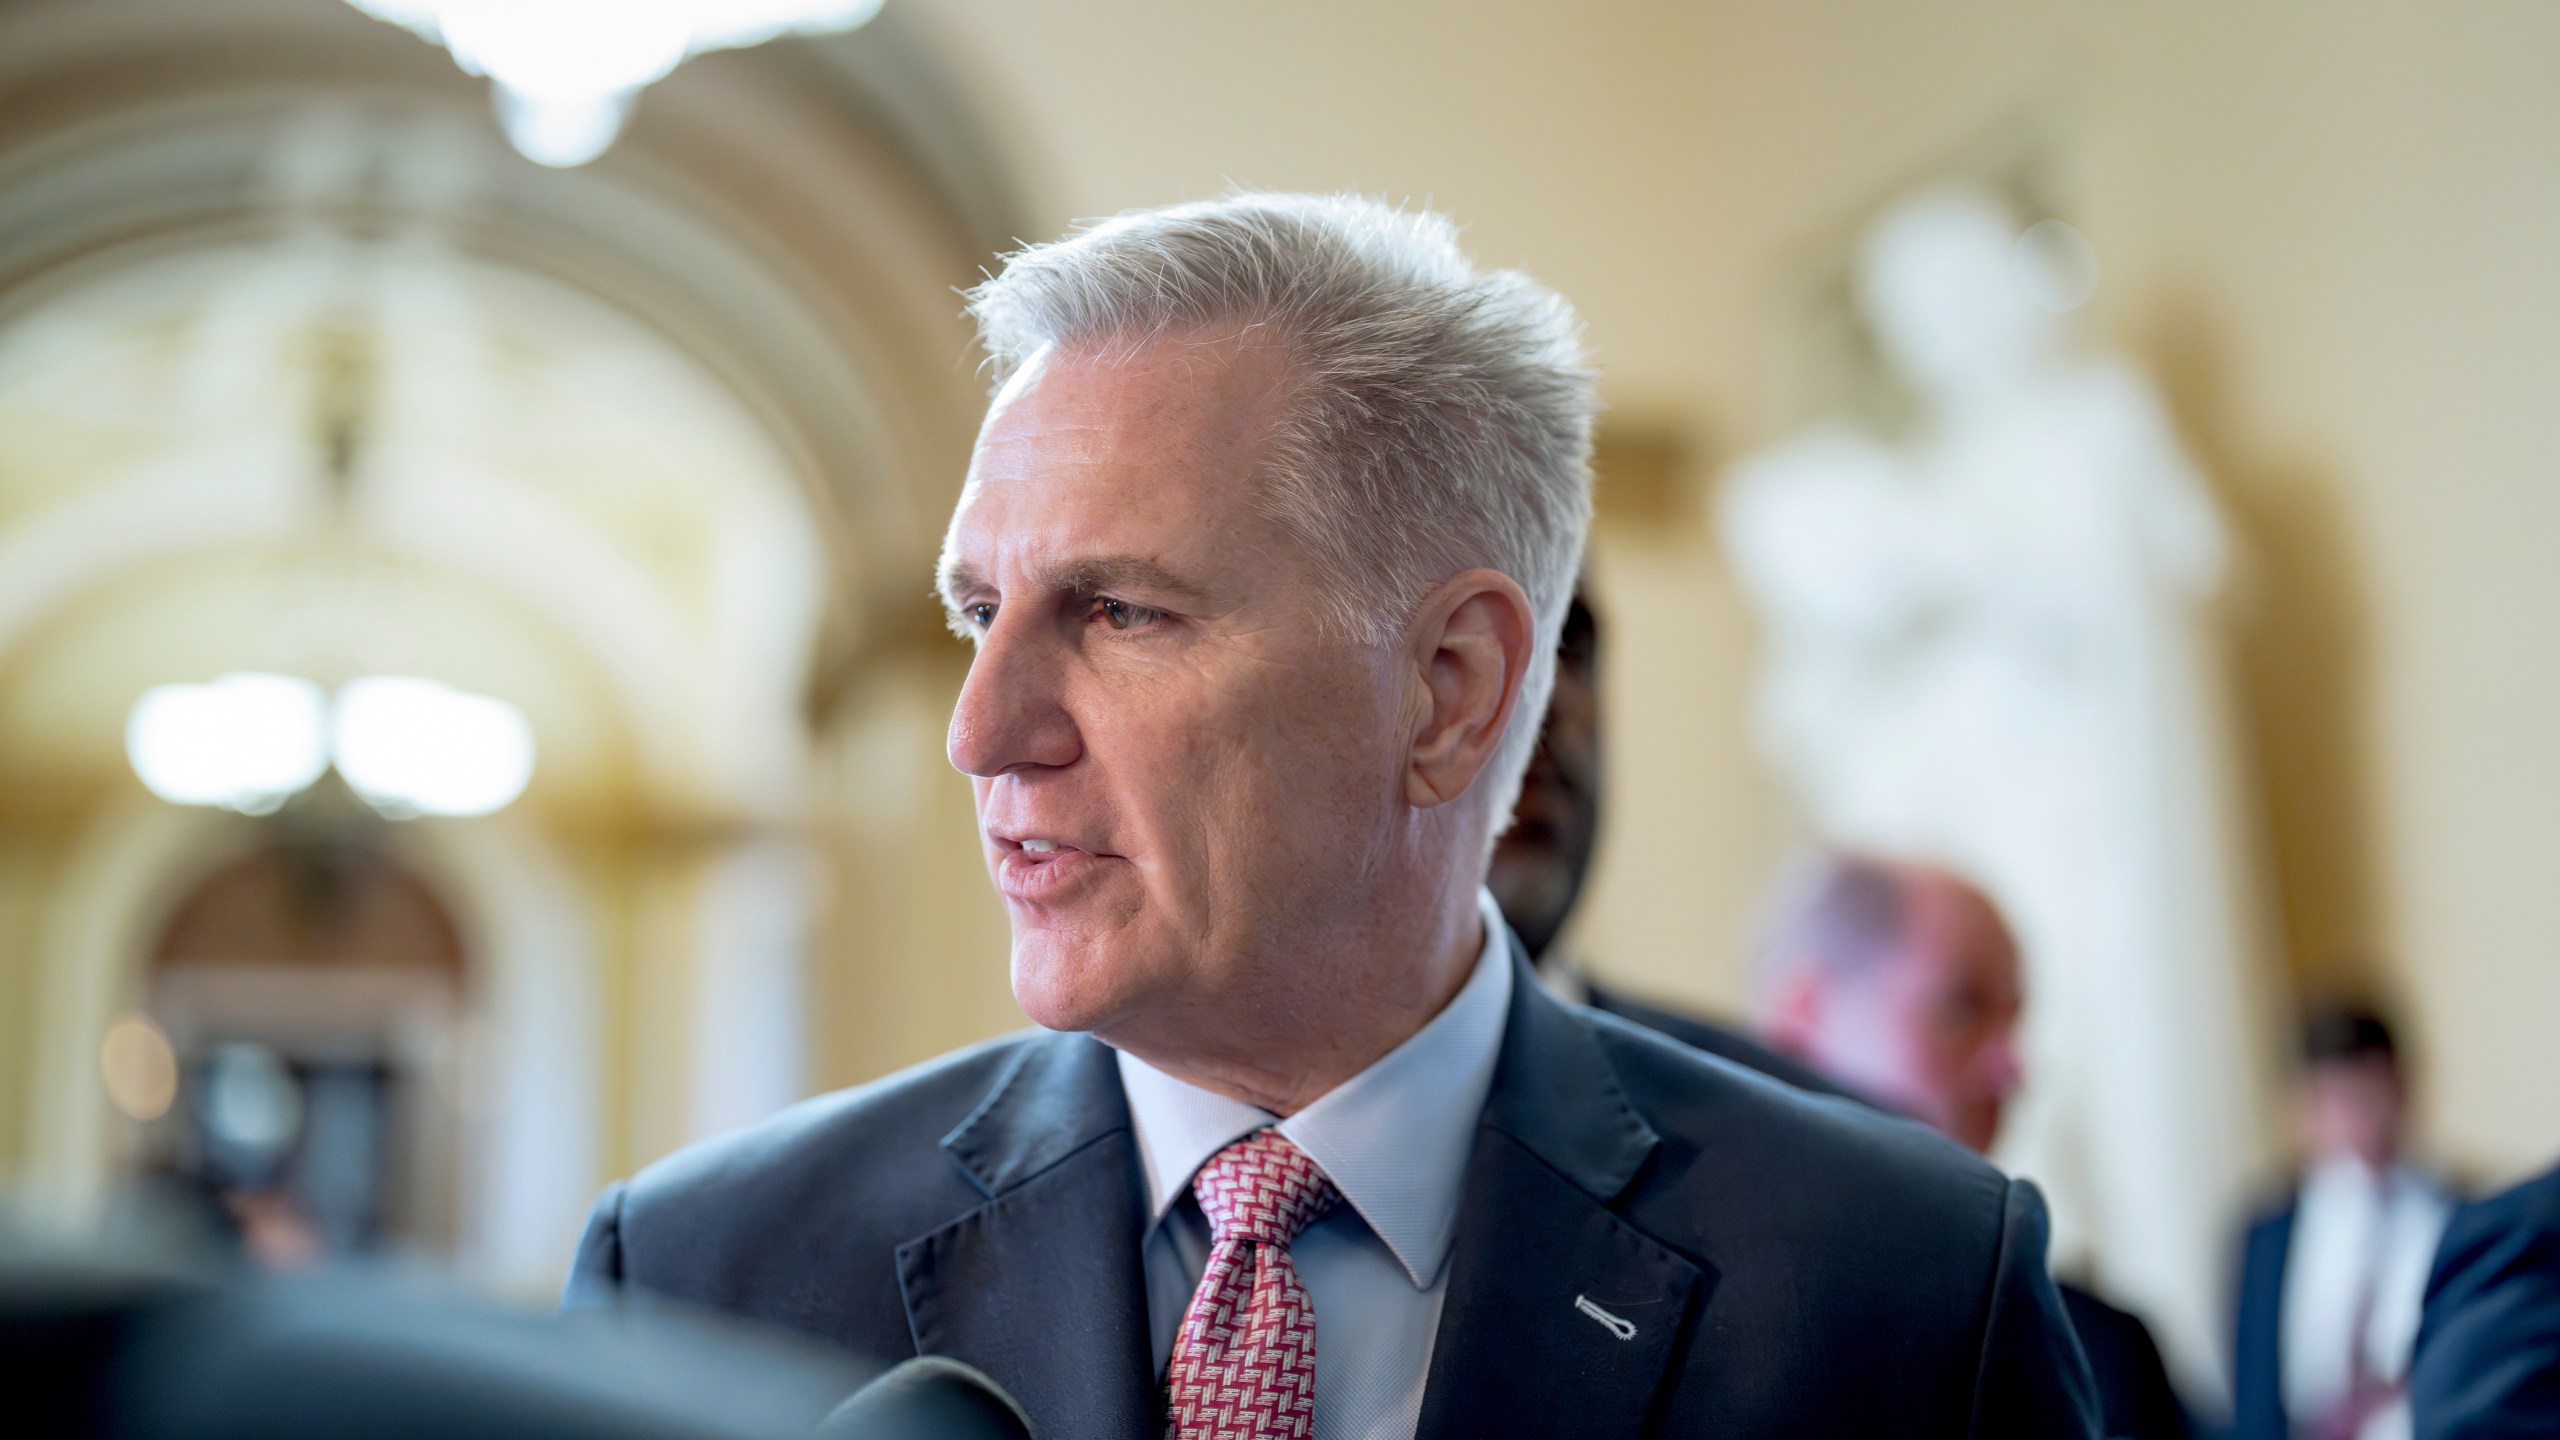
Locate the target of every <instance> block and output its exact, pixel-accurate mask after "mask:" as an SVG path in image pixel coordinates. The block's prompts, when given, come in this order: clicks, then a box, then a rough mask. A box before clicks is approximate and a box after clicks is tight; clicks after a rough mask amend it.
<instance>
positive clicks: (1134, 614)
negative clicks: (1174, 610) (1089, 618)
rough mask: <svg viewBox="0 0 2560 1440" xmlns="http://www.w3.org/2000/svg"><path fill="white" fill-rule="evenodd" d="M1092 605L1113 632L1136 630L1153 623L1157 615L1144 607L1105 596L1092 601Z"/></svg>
mask: <svg viewBox="0 0 2560 1440" xmlns="http://www.w3.org/2000/svg"><path fill="white" fill-rule="evenodd" d="M1093 604H1094V609H1095V610H1096V611H1098V612H1100V614H1101V616H1102V618H1103V620H1104V622H1105V623H1107V624H1109V625H1110V626H1111V628H1112V629H1114V630H1135V629H1138V628H1140V627H1142V626H1144V625H1146V624H1148V623H1149V622H1151V621H1153V620H1154V619H1155V618H1156V615H1157V612H1156V611H1153V610H1150V609H1148V608H1147V607H1146V606H1144V605H1132V604H1130V603H1129V602H1128V601H1126V600H1114V599H1112V598H1111V597H1109V596H1107V595H1106V596H1103V597H1102V598H1100V599H1098V600H1096V601H1094V602H1093Z"/></svg>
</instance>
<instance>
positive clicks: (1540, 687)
mask: <svg viewBox="0 0 2560 1440" xmlns="http://www.w3.org/2000/svg"><path fill="white" fill-rule="evenodd" d="M971 308H972V312H973V314H974V315H975V316H976V317H977V319H978V321H979V324H980V329H981V334H982V336H983V338H984V340H985V342H986V345H987V348H988V351H989V353H990V355H991V356H992V357H993V358H994V360H995V363H996V367H997V370H998V372H999V373H1000V374H1001V375H1002V376H1003V377H1004V379H1003V382H1002V385H1001V388H1000V389H999V391H998V393H997V396H996V399H995V402H994V405H993V407H992V409H991V411H990V413H989V416H988V419H987V421H986V424H985V427H984V429H983V430H982V431H981V434H980V437H979V442H978V447H977V451H976V454H975V456H974V458H973V461H972V464H971V467H970V474H969V478H968V481H967V484H966V486H965V488H964V489H963V491H962V495H961V498H960V502H959V506H958V508H957V510H956V512H955V514H954V516H953V518H952V522H951V527H950V531H949V533H948V536H947V538H946V541H945V547H944V554H943V560H942V566H941V575H940V579H941V589H942V593H943V597H944V599H945V601H946V602H947V604H948V606H949V608H950V610H951V613H952V617H953V620H954V623H955V626H956V627H957V628H958V629H959V630H961V632H962V633H964V634H965V635H967V636H969V637H970V638H972V639H973V640H974V642H975V644H976V647H977V649H976V656H975V659H974V660H973V661H972V664H971V667H970V672H969V677H968V680H967V682H966V684H965V685H964V687H963V689H962V692H961V695H960V697H959V701H958V704H957V706H956V708H955V711H954V713H953V716H952V722H951V738H950V753H951V758H952V761H953V763H954V764H956V765H957V766H958V767H959V768H961V769H962V770H964V771H966V772H968V773H969V774H970V775H971V776H972V777H973V778H974V782H975V788H976V797H977V809H978V818H979V822H980V827H981V829H982V831H983V834H984V839H985V851H986V856H987V860H988V864H989V868H990V870H991V872H992V874H993V876H994V879H995V882H996V885H997V888H998V890H999V891H1000V892H1001V893H1002V895H1003V897H1004V899H1005V902H1006V907H1007V911H1008V914H1009V916H1010V918H1011V920H1012V924H1013V955H1012V967H1013V987H1014V994H1015V997H1016V998H1017V999H1018V1000H1019V1001H1020V1002H1021V1004H1022V1006H1023V1008H1024V1009H1025V1011H1026V1012H1028V1013H1029V1014H1030V1016H1031V1017H1032V1018H1033V1019H1034V1020H1036V1021H1038V1022H1039V1023H1040V1024H1041V1025H1042V1026H1043V1027H1045V1029H1044V1030H1043V1031H1041V1032H1035V1033H1032V1034H1028V1035H1022V1036H1016V1037H1012V1038H1009V1039H1004V1040H999V1041H996V1042H993V1043H991V1044H988V1045H985V1046H982V1047H979V1048H977V1049H974V1050H970V1051H966V1052H963V1053H961V1054H958V1055H955V1056H952V1057H949V1058H947V1059H945V1060H942V1061H939V1062H936V1063H934V1064H930V1065H927V1066H925V1067H923V1068H921V1069H918V1070H915V1071H911V1072H908V1073H906V1074H903V1075H899V1076H895V1077H892V1078H891V1079H888V1080H885V1081H882V1082H880V1083H878V1084H876V1085H872V1086H869V1087H866V1088H864V1089H860V1090H856V1091H852V1092H849V1093H845V1094H840V1095H835V1096H829V1097H825V1098H822V1099H820V1100H817V1101H813V1102H810V1103H809V1104H806V1105H804V1106H801V1107H798V1108H796V1109H794V1110H792V1111H790V1112H788V1113H786V1114H785V1115H783V1116H781V1117H779V1118H777V1119H776V1120H774V1121H772V1122H769V1123H767V1124H766V1125H764V1126H761V1127H759V1128H757V1129H755V1130H752V1131H749V1132H747V1133H745V1134H743V1135H739V1136H735V1137H731V1138H728V1139H725V1140H720V1141H715V1142H712V1143H711V1144H708V1145H705V1146H702V1147H699V1148H697V1149H694V1150H692V1151H689V1152H686V1153H684V1154H680V1155H678V1156H676V1157H675V1158H673V1159H671V1160H669V1161H667V1162H664V1163H662V1164H660V1165H658V1166H655V1167H652V1168H651V1169H650V1170H648V1171H646V1172H644V1173H643V1174H641V1175H640V1176H638V1177H636V1178H634V1179H632V1180H630V1181H628V1182H625V1183H623V1184H621V1185H617V1186H615V1187H613V1188H612V1189H610V1190H609V1191H608V1192H607V1194H606V1195H605V1197H604V1199H603V1200H602V1201H601V1202H600V1203H599V1205H598V1206H597V1209H596V1212H595V1215H594V1218H593V1220H592V1222H591V1224H590V1226H589V1229H588V1233H587V1236H586V1238H585V1240H584V1242H583V1243H582V1245H581V1247H580V1251H579V1256H578V1261H577V1266H576V1269H575V1272H574V1275H573V1278H572V1282H571V1298H572V1300H573V1302H584V1301H588V1300H591V1299H593V1298H596V1297H599V1296H601V1295H603V1294H606V1293H609V1292H610V1291H611V1290H612V1289H613V1288H615V1287H616V1286H630V1287H636V1288H640V1289H645V1290H649V1291H654V1292H658V1293H661V1294H665V1295H670V1296H673V1297H676V1298H678V1299H681V1300H686V1301H691V1302H693V1303H696V1304H700V1305H708V1306H711V1307H714V1308H717V1309H720V1310H725V1311H729V1312H732V1313H735V1314H739V1315H743V1316H746V1317H749V1318H752V1319H755V1320H759V1321H763V1322H767V1323H770V1324H775V1325H779V1326H783V1327H786V1328H789V1329H793V1330H799V1331H804V1332H807V1333H811V1334H814V1335H818V1336H821V1337H824V1338H826V1339H828V1340H831V1341H833V1342H835V1343H837V1344H840V1345H842V1346H844V1347H846V1348H848V1349H851V1350H854V1351H858V1352H862V1353H864V1354H868V1355H871V1356H875V1357H882V1358H887V1357H896V1356H903V1355H907V1354H913V1353H926V1354H937V1355H944V1356H949V1357H951V1358H954V1359H958V1360H962V1361H966V1362H968V1363H970V1364H973V1365H976V1366H978V1367H979V1368H981V1369H982V1370H984V1371H985V1372H986V1373H987V1374H989V1375H991V1376H993V1377H994V1378H995V1379H996V1380H997V1381H998V1382H999V1383H1001V1384H1002V1385H1004V1386H1005V1387H1006V1388H1007V1389H1008V1390H1010V1391H1011V1392H1012V1393H1013V1395H1015V1396H1016V1397H1017V1398H1018V1399H1019V1400H1020V1401H1021V1403H1022V1404H1023V1406H1024V1407H1025V1409H1026V1410H1027V1411H1028V1412H1029V1413H1030V1415H1031V1417H1032V1418H1033V1420H1034V1422H1035V1424H1036V1425H1037V1426H1038V1428H1039V1429H1040V1431H1041V1433H1042V1434H1044V1435H1046V1436H1049V1437H1069V1436H1136V1435H1156V1434H1170V1435H1173V1436H1176V1437H1180V1440H1193V1437H1205V1436H1209V1435H1212V1434H1215V1435H1218V1436H1221V1437H1225V1436H1243V1437H1257V1440H1259V1437H1283V1436H1285V1437H1309V1436H1313V1437H1323V1440H1337V1437H1353V1436H1358V1437H1378V1436H1384V1437H1395V1440H1403V1437H1406V1436H1414V1435H1424V1436H1433V1437H1440V1436H1450V1437H1455V1436H1479V1435H1541V1436H1589V1437H1598V1436H1621V1435H1640V1434H1653V1435H1688V1434H1702V1433H1718V1434H1732V1435H1755V1436H1808V1437H1810V1436H1833V1435H1852V1434H1881V1433H1891V1434H1894V1435H1897V1436H1946V1437H1956V1436H1988V1435H2035V1436H2084V1435H2088V1434H2090V1433H2092V1423H2093V1416H2092V1413H2091V1412H2092V1404H2091V1401H2090V1399H2089V1395H2088V1383H2089V1382H2088V1377H2087V1372H2086V1368H2085V1365H2084V1363H2083V1361H2082V1359H2081V1357H2080V1355H2079V1352H2078V1348H2077V1347H2076V1346H2075V1345H2074V1344H2073V1342H2072V1340H2071V1335H2070V1330H2069V1327H2068V1323H2067V1321H2065V1320H2064V1319H2063V1318H2062V1315H2061V1311H2060V1302H2059V1301H2058V1299H2057V1298H2056V1297H2055V1295H2054V1293H2053V1289H2052V1285H2051V1282H2050V1280H2049V1279H2048V1277H2047V1276H2046V1274H2045V1268H2044V1259H2043V1257H2044V1249H2045V1225H2044V1215H2043V1207H2042V1202H2041V1201H2040V1200H2039V1199H2038V1197H2037V1196H2036V1194H2035V1192H2034V1190H2033V1189H2032V1188H2031V1187H2028V1186H2026V1185H2023V1184H2019V1183H2015V1182H2012V1181H2010V1180H2008V1179H2007V1178H2005V1177H2003V1176H2001V1175H2000V1174H1999V1173H1998V1172H1997V1171H1994V1170H1992V1169H1991V1168H1990V1167H1988V1166H1986V1165H1983V1164H1982V1163H1981V1162H1980V1161H1979V1160H1977V1159H1975V1158H1974V1157H1972V1156H1970V1155H1966V1154H1964V1153H1963V1152H1962V1151H1961V1150H1959V1149H1957V1148H1956V1147H1954V1146H1951V1145H1948V1144H1946V1143H1945V1142H1944V1141H1942V1140H1940V1139H1939V1138H1937V1137H1935V1136H1932V1135H1929V1134H1927V1133H1925V1132H1924V1131H1922V1130H1920V1129H1919V1128H1917V1127H1914V1126H1909V1125H1904V1124H1900V1123H1897V1122H1894V1121H1891V1120H1888V1119H1885V1118H1882V1117H1880V1116H1877V1115H1875V1114H1873V1113H1871V1112H1868V1111H1866V1110H1864V1109H1861V1108H1859V1107H1855V1106H1851V1105H1847V1104H1843V1103H1839V1102H1834V1101H1825V1100H1819V1099H1816V1098H1813V1097H1810V1096H1807V1095H1804V1094H1802V1093H1801V1092H1798V1091H1795V1090H1792V1089H1789V1088H1787V1087H1785V1086H1782V1085H1778V1084H1776V1083H1773V1082H1771V1081H1769V1080H1767V1079H1765V1078H1763V1077H1760V1076H1757V1075H1753V1074H1751V1073H1749V1072H1747V1071H1744V1070H1741V1069H1738V1068H1736V1067H1733V1066H1730V1065H1727V1064H1725V1063H1724V1062H1721V1061H1717V1060H1713V1059H1710V1058H1708V1057H1706V1056H1702V1055H1700V1054H1699V1053H1697V1052H1696V1051H1694V1050H1691V1049H1689V1048H1687V1047H1685V1046H1681V1045H1677V1044H1674V1043H1672V1042H1670V1041H1667V1040H1665V1039H1663V1038H1661V1037H1659V1036H1656V1035H1653V1034H1651V1033H1649V1032H1646V1031H1644V1030H1642V1029H1639V1028H1637V1027H1634V1026H1631V1025H1627V1024H1624V1023H1622V1022H1619V1021H1616V1020H1613V1019H1611V1018H1609V1017H1607V1016H1603V1015H1598V1014H1595V1013H1593V1012H1590V1011H1588V1010H1584V1009H1581V1008H1578V1007H1569V1006H1566V1005H1563V1004H1560V1003H1558V1002H1557V1001H1555V1000H1554V999H1553V998H1551V997H1550V996H1548V995H1547V994H1546V993H1545V992H1544V991H1542V990H1541V989H1539V988H1538V986H1537V985H1536V984H1535V982H1534V981H1533V980H1532V978H1531V977H1530V973H1529V971H1528V968H1527V964H1526V959H1525V957H1524V956H1523V955H1522V954H1521V952H1520V951H1519V949H1518V947H1517V944H1516V942H1515V941H1514V940H1513V939H1512V938H1511V936H1510V934H1509V932H1508V930H1507V928H1506V927H1505V926H1504V924H1503V923H1502V918H1501V915H1500V913H1499V911H1498V910H1495V909H1494V908H1493V905H1492V902H1491V900H1490V899H1489V898H1488V897H1487V896H1486V895H1485V894H1484V892H1483V889H1482V882H1483V879H1484V874H1485V867H1486V863H1487V858H1486V857H1487V855H1488V853H1489V851H1490V849H1491V840H1492V836H1493V835H1494V833H1495V832H1496V831H1497V830H1498V829H1499V828H1500V825H1501V822H1502V821H1503V819H1504V818H1505V817H1507V816H1508V815H1509V814H1510V812H1511V804H1512V800H1513V796H1514V793H1515V791H1516V788H1517V785H1518V777H1519V775H1520V773H1521V771H1522V770H1523V769H1524V768H1525V766H1526V764H1527V762H1528V757H1529V753H1530V751H1531V749H1532V748H1533V747H1534V744H1535V741H1536V736H1537V723H1536V722H1537V717H1538V716H1539V715H1540V714H1541V713H1542V712H1543V709H1544V705H1545V698H1546V691H1547V688H1548V685H1549V677H1550V676H1551V674H1552V668H1553V657H1554V653H1555V645H1556V640H1557V637H1558V633H1559V630H1560V628H1561V626H1562V623H1563V620H1564V617H1565V611H1566V606H1567V602H1568V600H1569V598H1570V594H1571V590H1572V584H1573V575H1574V570H1575V567H1576V564H1577V562H1578V559H1579V556H1580V553H1581V548H1582V544H1583V538H1584V531H1585V528H1586V526H1587V523H1588V516H1589V498H1588V474H1587V457H1588V446H1589V426H1590V417H1591V412H1592V408H1593V397H1592V380H1591V376H1590V375H1589V373H1588V372H1587V370H1586V369H1585V368H1584V366H1583V362H1582V359H1581V355H1580V351H1579V347H1578V344H1577V342H1576V341H1575V339H1574V333H1575V332H1574V329H1573V322H1572V319H1571V315H1570V312H1569V311H1568V310H1567V309H1566V307H1565V306H1564V305H1563V303H1562V301H1561V300H1559V299H1557V298H1556V297H1554V296H1553V295H1552V294H1550V293H1549V292H1546V291H1545V290H1543V289H1541V288H1540V287H1538V286H1537V285H1535V284H1534V283H1533V282H1531V281H1529V280H1528V279H1526V278H1525V277H1523V276H1519V275H1516V274H1510V273H1498V274H1487V273H1483V272H1479V271H1477V270H1476V269H1475V268H1474V267H1473V266H1472V265H1471V264H1470V263H1469V262H1468V261H1467V260H1466V259H1465V257H1464V256H1463V255H1462V254H1461V253H1460V252H1459V250H1458V248H1457V245H1456V239H1455V232H1454V230H1453V229H1452V228H1451V227H1450V226H1448V224H1447V223H1446V222H1445V221H1442V220H1440V219H1439V218H1438V217H1436V216H1431V215H1429V214H1426V213H1421V212H1412V211H1404V212H1398V211H1393V210H1389V209H1387V208H1385V207H1382V206H1378V205H1375V204H1371V203H1369V202H1365V201H1359V200H1353V199H1348V198H1340V197H1336V198H1320V197H1302V196H1253V195H1245V196H1236V197H1231V198H1228V199H1225V200H1219V201H1212V202H1204V203H1200V204H1195V205H1186V206H1178V207H1174V208H1171V209H1168V210H1161V211H1151V212H1143V213H1139V214H1133V215H1128V216H1123V217H1120V218H1119V219H1117V220H1114V221H1111V222H1108V223H1106V224H1104V225H1101V226H1099V227H1096V228H1094V229H1092V230H1089V231H1086V232H1083V233H1080V234H1079V235H1077V236H1074V237H1071V238H1070V239H1068V240H1065V241H1062V242H1059V243H1057V244H1054V245H1047V246H1039V247H1034V248H1033V249H1031V250H1028V251H1026V252H1024V253H1022V254H1019V255H1016V256H1014V257H1012V258H1011V259H1010V260H1009V261H1008V263H1007V265H1006V267H1005V269H1004V272H1003V273H1002V274H1001V275H1000V276H998V277H997V278H995V279H993V280H991V281H989V282H988V283H987V284H986V285H984V286H982V287H980V288H979V289H978V290H977V291H975V292H973V294H972V305H971Z"/></svg>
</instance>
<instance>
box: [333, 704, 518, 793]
mask: <svg viewBox="0 0 2560 1440" xmlns="http://www.w3.org/2000/svg"><path fill="white" fill-rule="evenodd" d="M329 748H330V751H331V753H332V754H333V755H334V756H335V757H336V760H337V763H338V773H339V774H341V775H343V776H345V777H346V780H347V783H348V784H349V785H352V786H354V787H355V791H356V793H357V794H359V795H362V796H363V797H364V798H365V800H366V801H367V802H368V803H370V804H372V805H373V806H374V807H375V808H377V809H379V810H382V811H384V812H385V813H387V814H395V815H397V814H415V815H486V814H489V813H491V812H492V811H496V810H501V809H504V808H506V806H507V805H509V804H510V803H512V802H513V801H514V800H515V798H516V797H517V796H518V795H521V794H523V793H524V787H525V783H526V782H527V781H529V780H531V779H532V778H533V727H532V726H531V725H530V724H528V723H526V721H525V718H524V712H523V711H521V710H518V709H517V708H516V707H514V706H513V705H510V704H508V703H507V702H506V701H504V700H499V699H495V698H493V697H491V696H487V695H473V694H469V693H467V692H465V691H461V690H456V689H454V688H453V687H451V686H449V685H442V684H438V683H437V682H436V681H433V680H421V679H417V678H415V677H413V676H405V675H375V676H369V677H367V678H365V679H362V680H357V681H354V682H352V683H351V684H349V685H348V686H347V687H346V688H345V689H344V690H341V691H339V692H338V704H337V709H336V712H335V713H334V714H333V715H332V716H331V717H330V736H329Z"/></svg>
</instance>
